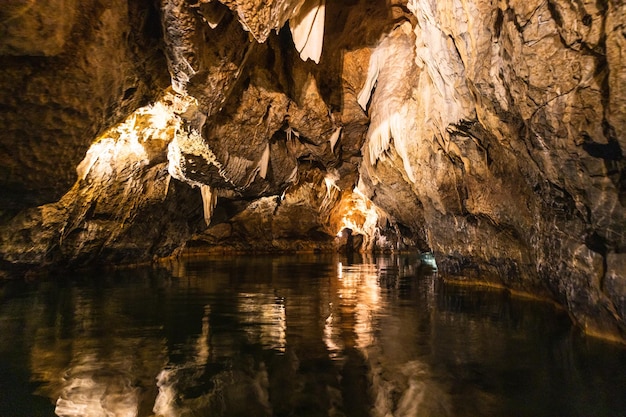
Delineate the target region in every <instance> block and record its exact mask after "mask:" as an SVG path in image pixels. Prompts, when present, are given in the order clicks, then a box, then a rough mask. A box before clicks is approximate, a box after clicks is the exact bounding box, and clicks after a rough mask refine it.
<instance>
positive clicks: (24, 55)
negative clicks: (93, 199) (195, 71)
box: [0, 0, 169, 219]
mask: <svg viewBox="0 0 626 417" xmlns="http://www.w3.org/2000/svg"><path fill="white" fill-rule="evenodd" d="M160 39H161V29H160V25H159V17H158V13H157V10H156V7H155V6H154V5H153V4H152V1H151V0H139V1H130V2H128V1H124V0H88V1H76V0H51V1H45V2H42V1H38V2H35V1H27V0H9V1H8V2H3V4H2V8H1V10H0V126H1V127H2V132H1V133H0V160H2V164H0V219H6V218H8V217H10V216H12V215H15V214H16V212H18V211H19V210H21V209H23V208H26V207H33V206H37V205H41V204H43V203H49V202H53V201H57V200H58V199H59V198H60V197H61V196H62V195H63V194H64V193H65V192H66V191H67V190H68V189H69V188H70V187H71V186H72V184H73V183H74V182H75V181H76V170H75V168H76V166H77V165H78V163H79V162H80V161H81V160H82V159H83V157H84V156H85V152H86V151H87V149H88V148H89V146H90V145H91V143H92V142H93V141H94V138H95V137H96V136H98V135H99V134H100V133H102V132H103V131H104V130H106V129H107V128H109V127H110V126H111V125H113V124H115V123H117V122H120V121H121V120H122V119H123V118H124V117H126V116H127V115H128V113H130V112H132V111H133V110H135V109H136V108H137V107H139V106H141V105H145V104H147V103H148V102H150V101H153V100H154V98H155V97H156V94H157V93H158V91H160V90H161V89H163V88H165V87H166V86H167V85H168V84H169V82H168V78H169V77H168V73H167V65H166V62H165V58H164V56H163V53H162V50H161V49H160V48H159V44H160V42H161V40H160Z"/></svg>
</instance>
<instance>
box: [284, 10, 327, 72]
mask: <svg viewBox="0 0 626 417" xmlns="http://www.w3.org/2000/svg"><path fill="white" fill-rule="evenodd" d="M325 15H326V0H308V1H306V2H305V3H304V5H303V6H302V7H301V8H300V13H298V15H296V16H294V17H293V18H291V20H290V21H289V27H290V29H291V36H292V38H293V43H294V45H295V46H296V49H297V50H298V52H299V53H300V58H302V60H303V61H306V60H307V59H309V58H310V59H312V60H313V61H314V62H315V63H316V64H318V63H319V62H320V56H321V55H322V44H323V42H324V19H325V17H326V16H325Z"/></svg>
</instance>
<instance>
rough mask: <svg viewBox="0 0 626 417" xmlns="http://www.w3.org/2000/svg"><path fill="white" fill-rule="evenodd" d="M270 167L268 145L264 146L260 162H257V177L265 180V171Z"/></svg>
mask: <svg viewBox="0 0 626 417" xmlns="http://www.w3.org/2000/svg"><path fill="white" fill-rule="evenodd" d="M269 165H270V144H269V143H268V144H267V145H266V146H265V150H264V151H263V155H262V156H261V160H260V161H259V175H260V176H261V178H263V179H265V178H266V177H267V169H268V167H269Z"/></svg>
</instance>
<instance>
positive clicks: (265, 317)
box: [237, 293, 287, 352]
mask: <svg viewBox="0 0 626 417" xmlns="http://www.w3.org/2000/svg"><path fill="white" fill-rule="evenodd" d="M237 300H238V304H239V306H238V310H239V311H240V312H241V313H243V315H242V317H241V321H242V323H243V324H244V325H246V326H245V332H246V334H247V335H248V337H249V339H250V341H251V342H252V343H260V344H261V345H262V346H263V347H265V348H269V349H275V350H278V351H280V352H284V351H285V346H286V344H287V337H286V334H287V319H286V315H285V300H284V299H282V298H280V297H275V296H270V295H267V294H257V293H240V294H239V297H238V298H237Z"/></svg>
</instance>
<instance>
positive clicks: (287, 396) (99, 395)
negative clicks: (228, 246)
mask: <svg viewBox="0 0 626 417" xmlns="http://www.w3.org/2000/svg"><path fill="white" fill-rule="evenodd" d="M418 264H419V262H418V260H417V258H413V257H410V256H407V257H401V256H399V257H384V258H367V259H361V258H359V259H356V260H354V262H348V260H347V259H346V258H341V257H336V256H312V255H311V256H293V257H232V258H207V259H202V260H200V259H195V260H187V261H182V262H180V263H177V264H174V265H172V266H171V267H169V268H158V269H152V268H145V269H136V270H129V271H121V272H120V271H118V272H109V273H100V274H91V275H82V276H73V277H58V278H56V279H54V280H46V281H43V282H38V283H24V282H9V283H3V284H2V286H0V416H1V417H17V416H28V417H36V416H54V415H58V416H81V417H95V416H98V417H100V416H102V417H105V416H107V417H111V416H116V417H131V416H165V417H174V416H246V417H251V416H297V417H300V416H302V417H305V416H337V417H339V416H347V417H348V416H375V417H387V416H395V417H404V416H625V415H626V350H625V349H623V348H620V347H618V346H615V345H611V344H606V343H603V342H600V341H598V340H594V339H589V338H585V337H584V336H582V335H580V334H579V332H578V331H576V330H575V329H573V328H572V327H571V325H570V322H569V319H568V317H567V315H566V314H565V313H563V312H562V311H560V310H558V309H556V308H554V307H553V306H552V305H549V304H544V303H540V302H535V301H529V300H521V299H517V298H512V297H510V296H508V295H507V293H505V292H502V291H496V290H487V289H476V288H468V287H460V286H454V285H449V284H445V283H443V282H442V280H441V279H440V278H439V277H437V276H435V275H432V274H428V273H425V272H424V271H422V270H420V268H418ZM61 278H62V279H61Z"/></svg>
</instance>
